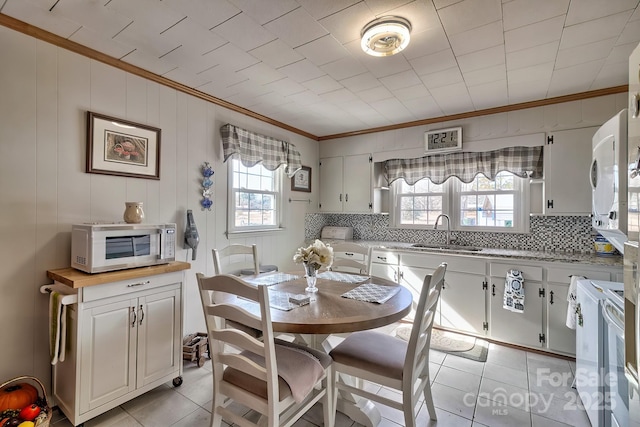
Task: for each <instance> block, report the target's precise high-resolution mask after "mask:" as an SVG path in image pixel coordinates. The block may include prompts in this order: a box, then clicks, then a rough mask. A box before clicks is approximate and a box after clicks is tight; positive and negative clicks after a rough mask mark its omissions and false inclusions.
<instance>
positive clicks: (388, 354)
mask: <svg viewBox="0 0 640 427" xmlns="http://www.w3.org/2000/svg"><path fill="white" fill-rule="evenodd" d="M406 355H407V342H406V341H403V340H401V339H399V338H396V337H393V336H391V335H387V334H382V333H380V332H375V331H363V332H355V333H352V334H351V335H349V336H348V337H347V338H345V340H344V341H342V342H341V343H340V344H338V345H337V346H336V347H335V348H334V349H333V350H331V352H330V353H329V356H331V358H332V359H333V360H334V361H335V362H336V363H340V364H343V365H347V366H353V367H357V368H360V369H364V370H367V371H369V372H373V373H375V374H378V375H381V376H384V377H388V378H393V379H398V380H402V372H403V369H404V363H405V358H406Z"/></svg>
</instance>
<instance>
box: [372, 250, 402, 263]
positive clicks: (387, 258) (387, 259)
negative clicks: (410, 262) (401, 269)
mask: <svg viewBox="0 0 640 427" xmlns="http://www.w3.org/2000/svg"><path fill="white" fill-rule="evenodd" d="M371 262H374V263H376V264H393V265H396V264H398V254H397V253H395V252H391V251H373V252H372V253H371Z"/></svg>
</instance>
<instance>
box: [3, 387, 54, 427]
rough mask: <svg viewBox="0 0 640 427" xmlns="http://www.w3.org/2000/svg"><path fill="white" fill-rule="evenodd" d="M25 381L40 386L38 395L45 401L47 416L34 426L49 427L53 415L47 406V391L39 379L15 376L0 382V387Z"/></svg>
mask: <svg viewBox="0 0 640 427" xmlns="http://www.w3.org/2000/svg"><path fill="white" fill-rule="evenodd" d="M25 381H26V382H29V383H33V384H32V385H34V384H35V385H37V386H38V387H40V393H39V394H38V396H39V397H41V398H42V399H43V400H44V403H45V412H46V413H47V418H45V419H43V420H42V421H40V422H39V423H38V424H36V427H49V423H50V422H51V417H52V416H53V411H52V410H51V407H50V406H49V399H47V391H46V390H45V388H44V384H42V382H41V381H40V380H39V379H37V378H36V377H29V376H22V377H17V378H14V379H12V380H9V381H7V382H4V383H2V384H0V389H2V388H4V387H6V386H8V385H11V384H13V383H18V382H25Z"/></svg>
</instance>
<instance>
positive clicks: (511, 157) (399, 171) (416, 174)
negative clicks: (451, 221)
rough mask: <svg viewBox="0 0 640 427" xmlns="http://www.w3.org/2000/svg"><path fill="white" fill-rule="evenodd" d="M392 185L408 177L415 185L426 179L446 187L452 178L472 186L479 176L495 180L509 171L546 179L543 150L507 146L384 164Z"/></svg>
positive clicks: (396, 160)
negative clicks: (470, 183)
mask: <svg viewBox="0 0 640 427" xmlns="http://www.w3.org/2000/svg"><path fill="white" fill-rule="evenodd" d="M384 163H385V164H384V169H385V175H386V177H387V180H388V182H389V184H391V183H392V182H393V181H395V180H396V179H400V178H404V180H405V181H406V182H407V184H409V185H413V184H415V183H416V182H418V181H419V180H421V179H423V178H429V179H430V180H431V181H432V182H433V183H434V184H442V183H443V182H445V181H446V180H447V178H450V177H452V176H455V177H457V178H458V179H460V181H462V182H465V183H469V182H471V181H473V179H474V178H475V176H476V175H477V174H479V173H481V174H483V175H484V176H486V177H487V178H489V179H491V180H493V179H495V177H496V175H497V174H498V172H502V171H508V172H511V173H513V174H514V175H517V176H519V177H522V178H526V177H529V178H542V165H543V162H542V147H507V148H502V149H500V150H494V151H486V152H457V153H450V154H437V155H431V156H425V157H419V158H416V159H390V160H387V161H385V162H384Z"/></svg>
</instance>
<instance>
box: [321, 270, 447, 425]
mask: <svg viewBox="0 0 640 427" xmlns="http://www.w3.org/2000/svg"><path fill="white" fill-rule="evenodd" d="M446 269H447V264H446V263H442V264H440V266H439V267H438V268H437V269H436V270H435V271H434V273H433V274H432V275H428V276H426V277H425V279H424V285H423V288H422V291H421V293H420V299H419V302H418V310H417V313H420V315H418V314H416V318H415V320H414V322H413V326H412V328H411V336H410V338H409V342H408V343H407V342H406V341H403V340H401V339H400V338H397V337H394V336H391V335H387V334H383V333H380V332H376V331H363V332H355V333H353V334H351V335H349V336H348V337H347V338H346V339H345V340H344V341H343V342H341V343H340V344H338V345H337V346H336V347H335V348H334V349H333V350H331V352H330V353H329V355H330V356H331V357H332V358H333V361H334V363H333V364H334V368H333V376H334V378H333V384H334V386H335V392H334V403H333V405H334V408H335V404H336V400H335V399H336V396H337V394H338V392H339V391H340V390H344V391H346V392H349V393H352V394H355V395H359V396H362V397H365V398H367V399H370V400H373V401H376V402H379V403H382V404H384V405H387V406H390V407H392V408H395V409H399V410H401V411H402V412H403V413H404V422H405V424H404V425H405V426H406V427H416V415H417V410H416V406H417V404H418V400H419V398H420V395H421V394H423V395H424V400H425V404H426V405H427V409H428V411H429V416H430V417H431V419H432V420H436V419H437V417H436V412H435V407H434V406H433V397H432V395H431V382H430V378H429V345H430V342H431V329H432V327H433V319H434V317H435V312H436V306H437V304H438V299H439V297H440V291H441V290H442V284H443V283H444V274H445V271H446ZM338 374H347V375H351V376H353V377H355V378H356V380H357V382H358V383H360V382H361V380H367V381H370V382H373V383H376V384H380V385H382V386H385V387H389V388H392V389H396V390H399V391H401V392H402V401H401V402H397V401H395V400H392V399H389V398H387V397H384V396H379V395H377V394H374V393H371V392H368V391H366V390H363V389H362V388H360V387H354V386H352V385H349V384H346V383H344V382H343V381H338V377H337V375H338Z"/></svg>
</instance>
